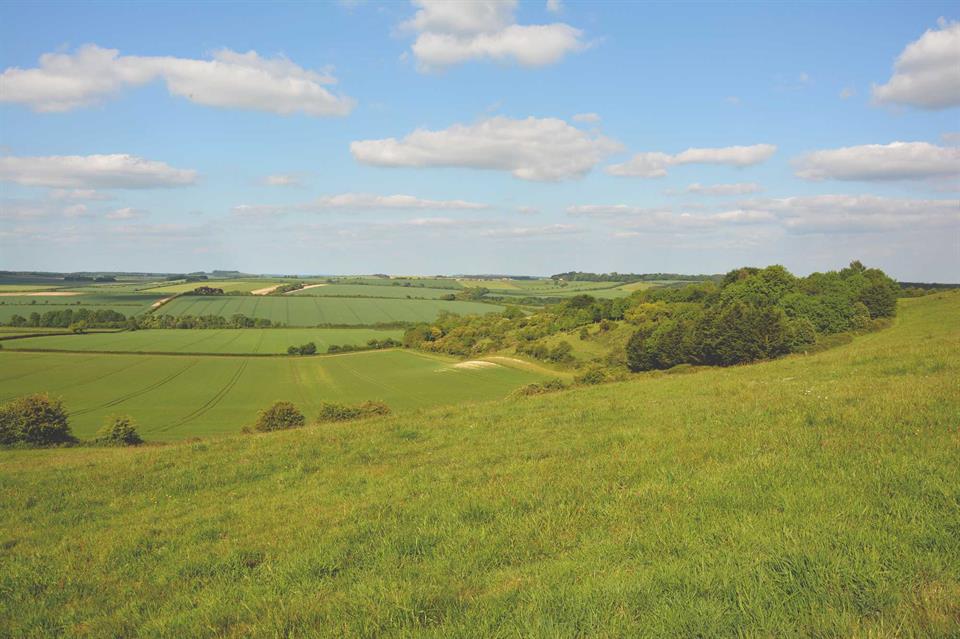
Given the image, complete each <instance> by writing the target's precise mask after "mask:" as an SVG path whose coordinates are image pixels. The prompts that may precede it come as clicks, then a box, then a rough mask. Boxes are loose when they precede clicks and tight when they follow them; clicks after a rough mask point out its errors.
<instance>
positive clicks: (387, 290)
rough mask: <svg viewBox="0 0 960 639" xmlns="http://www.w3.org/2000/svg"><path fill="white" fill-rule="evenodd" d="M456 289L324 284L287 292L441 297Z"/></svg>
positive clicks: (355, 295)
mask: <svg viewBox="0 0 960 639" xmlns="http://www.w3.org/2000/svg"><path fill="white" fill-rule="evenodd" d="M456 292H457V291H456V290H455V289H449V288H427V287H423V286H403V285H397V286H390V285H386V286H376V285H373V284H324V285H323V286H316V287H314V288H305V289H301V290H299V291H293V292H291V293H287V295H298V296H307V297H389V298H407V297H410V298H413V299H434V300H435V299H440V298H441V297H443V296H444V295H450V294H451V293H456Z"/></svg>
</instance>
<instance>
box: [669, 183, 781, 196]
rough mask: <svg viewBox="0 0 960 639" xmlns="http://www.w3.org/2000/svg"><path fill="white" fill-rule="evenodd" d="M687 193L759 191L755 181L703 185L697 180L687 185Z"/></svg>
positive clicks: (708, 193) (744, 193)
mask: <svg viewBox="0 0 960 639" xmlns="http://www.w3.org/2000/svg"><path fill="white" fill-rule="evenodd" d="M686 190H687V193H696V194H698V195H747V194H748V193H756V192H758V191H761V190H762V189H761V188H760V185H759V184H757V183H756V182H736V183H734V184H711V185H705V184H700V183H699V182H694V183H693V184H691V185H689V186H687V189H686Z"/></svg>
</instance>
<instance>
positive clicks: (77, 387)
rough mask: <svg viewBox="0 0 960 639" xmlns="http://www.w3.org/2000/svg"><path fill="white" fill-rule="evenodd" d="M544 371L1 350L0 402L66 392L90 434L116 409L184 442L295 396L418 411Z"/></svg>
mask: <svg viewBox="0 0 960 639" xmlns="http://www.w3.org/2000/svg"><path fill="white" fill-rule="evenodd" d="M185 332H189V331H185ZM202 332H205V331H196V333H202ZM541 377H542V376H541V375H539V374H537V373H535V372H532V371H530V370H522V369H515V368H510V367H507V366H500V365H497V366H488V367H482V368H470V367H461V366H457V365H456V362H455V361H454V360H450V359H447V358H439V357H435V356H427V355H421V354H417V353H414V352H410V351H403V350H390V351H368V352H361V353H351V354H345V355H336V356H324V357H243V356H236V357H213V356H202V355H196V356H194V355H119V354H118V355H104V354H80V353H15V352H10V351H0V402H3V401H7V400H9V399H12V398H13V397H18V396H20V395H25V394H28V393H39V392H46V393H50V394H51V395H54V396H57V397H62V398H63V400H64V403H65V405H66V407H67V408H68V410H69V411H70V423H71V426H72V428H73V430H74V433H75V434H76V435H77V436H78V437H81V438H89V437H91V436H92V435H93V434H94V433H95V432H96V431H97V429H98V428H99V427H100V426H101V425H102V424H103V420H104V418H106V417H107V416H109V415H116V414H127V415H131V416H132V417H133V418H134V419H136V420H137V422H138V423H139V427H138V430H139V431H140V433H141V434H142V435H143V437H144V438H145V439H148V440H158V441H164V440H176V439H183V438H185V437H196V436H207V435H218V434H224V433H236V432H238V431H239V430H240V428H241V427H243V426H245V425H249V424H251V423H252V422H253V419H254V418H255V416H256V414H257V411H259V410H260V409H263V408H265V407H267V406H269V405H270V404H272V403H273V402H274V401H277V400H289V401H292V402H294V403H296V404H297V405H298V406H299V407H300V409H301V410H303V411H304V413H306V414H307V415H312V414H314V413H315V412H316V410H317V408H318V406H319V403H320V402H321V401H324V400H327V401H345V402H359V401H365V400H369V399H377V400H383V401H385V402H387V403H388V404H389V405H390V406H391V407H392V408H393V409H394V410H409V409H413V408H423V407H426V406H434V405H439V404H458V405H460V404H462V403H463V402H471V401H477V400H482V399H493V398H498V397H503V396H505V395H507V394H508V393H509V392H510V391H511V390H513V389H514V388H516V387H517V386H519V385H521V384H524V383H528V382H531V381H536V380H538V379H540V378H541Z"/></svg>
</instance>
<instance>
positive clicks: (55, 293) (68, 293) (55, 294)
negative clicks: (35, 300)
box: [0, 291, 83, 297]
mask: <svg viewBox="0 0 960 639" xmlns="http://www.w3.org/2000/svg"><path fill="white" fill-rule="evenodd" d="M82 294H83V293H78V292H76V291H48V292H46V293H44V292H39V293H0V296H3V297H69V296H71V295H82Z"/></svg>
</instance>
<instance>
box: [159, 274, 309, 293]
mask: <svg viewBox="0 0 960 639" xmlns="http://www.w3.org/2000/svg"><path fill="white" fill-rule="evenodd" d="M295 281H298V280H280V279H268V278H263V279H256V278H255V279H245V280H204V281H196V282H178V283H176V284H165V285H160V286H151V287H150V288H149V289H147V290H149V292H151V293H163V294H166V295H172V294H174V293H186V292H188V291H192V290H194V289H195V288H197V287H199V286H210V287H213V288H220V289H223V291H224V292H225V293H230V292H241V293H251V292H253V291H256V290H259V289H262V288H268V287H270V286H274V285H276V284H283V283H284V282H295Z"/></svg>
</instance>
